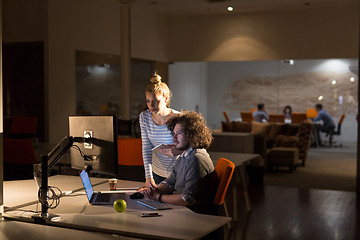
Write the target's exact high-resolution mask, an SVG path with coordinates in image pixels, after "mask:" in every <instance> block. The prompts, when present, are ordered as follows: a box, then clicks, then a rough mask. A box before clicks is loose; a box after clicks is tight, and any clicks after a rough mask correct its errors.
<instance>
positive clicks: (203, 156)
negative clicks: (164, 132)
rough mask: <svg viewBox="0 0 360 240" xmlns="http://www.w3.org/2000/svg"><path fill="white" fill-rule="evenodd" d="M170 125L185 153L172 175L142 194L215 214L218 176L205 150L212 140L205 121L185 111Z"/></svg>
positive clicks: (192, 112) (176, 144)
mask: <svg viewBox="0 0 360 240" xmlns="http://www.w3.org/2000/svg"><path fill="white" fill-rule="evenodd" d="M167 126H168V128H169V130H171V131H172V132H173V135H174V137H173V138H174V142H175V146H176V148H177V149H178V150H180V151H182V154H181V155H180V157H179V159H178V160H177V162H176V164H175V167H174V169H173V170H172V172H171V174H170V176H169V177H168V178H167V179H165V180H164V181H163V182H161V183H160V185H159V186H158V187H155V186H150V187H148V188H147V189H145V190H143V193H144V194H145V195H146V196H147V197H148V198H151V199H153V200H157V201H159V202H165V203H170V204H177V205H183V206H187V207H189V208H190V209H192V210H193V211H195V212H198V213H215V212H214V211H215V209H216V207H215V206H214V205H213V200H214V196H215V193H216V190H217V177H216V172H214V165H213V162H212V160H211V158H210V156H209V154H208V153H207V151H206V148H208V147H209V146H210V144H211V142H212V139H213V138H212V135H211V131H210V130H209V128H208V127H207V126H206V122H205V120H204V119H203V117H202V116H201V115H200V114H199V113H197V112H194V111H184V112H182V113H181V114H180V115H178V116H176V117H174V118H172V119H170V120H169V121H168V123H167Z"/></svg>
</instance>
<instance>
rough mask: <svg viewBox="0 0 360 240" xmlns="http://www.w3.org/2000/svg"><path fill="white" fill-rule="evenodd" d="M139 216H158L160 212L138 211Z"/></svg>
mask: <svg viewBox="0 0 360 240" xmlns="http://www.w3.org/2000/svg"><path fill="white" fill-rule="evenodd" d="M139 216H140V217H160V216H161V214H160V213H158V212H149V213H140V214H139Z"/></svg>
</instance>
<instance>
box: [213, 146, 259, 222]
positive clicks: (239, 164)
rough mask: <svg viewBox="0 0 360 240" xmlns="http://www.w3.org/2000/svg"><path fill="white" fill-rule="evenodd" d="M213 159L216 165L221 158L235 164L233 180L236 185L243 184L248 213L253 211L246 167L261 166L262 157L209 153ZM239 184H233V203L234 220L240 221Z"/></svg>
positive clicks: (245, 154) (249, 154) (257, 155)
mask: <svg viewBox="0 0 360 240" xmlns="http://www.w3.org/2000/svg"><path fill="white" fill-rule="evenodd" d="M209 154H210V157H211V159H212V160H213V162H214V165H216V163H217V161H218V159H219V158H226V159H228V160H229V161H231V162H233V163H234V164H235V172H234V176H235V178H233V179H232V181H233V182H234V183H241V184H242V185H243V189H244V191H243V193H244V197H245V202H246V207H247V210H248V211H251V204H250V198H249V193H248V188H247V180H246V179H247V173H246V165H247V164H255V165H260V164H261V162H262V157H261V155H260V154H254V153H229V152H209ZM237 191H238V190H237V184H233V201H234V203H233V204H234V206H233V209H234V215H233V216H234V217H233V220H234V221H237V220H238V210H237V204H236V203H237Z"/></svg>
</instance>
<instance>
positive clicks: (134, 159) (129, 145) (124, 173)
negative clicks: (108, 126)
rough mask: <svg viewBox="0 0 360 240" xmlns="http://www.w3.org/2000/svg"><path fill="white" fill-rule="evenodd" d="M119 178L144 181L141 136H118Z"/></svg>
mask: <svg viewBox="0 0 360 240" xmlns="http://www.w3.org/2000/svg"><path fill="white" fill-rule="evenodd" d="M118 161H119V168H118V170H119V176H118V178H119V179H125V180H131V181H140V182H144V181H145V176H144V163H143V159H142V142H141V138H127V137H124V138H121V137H119V138H118Z"/></svg>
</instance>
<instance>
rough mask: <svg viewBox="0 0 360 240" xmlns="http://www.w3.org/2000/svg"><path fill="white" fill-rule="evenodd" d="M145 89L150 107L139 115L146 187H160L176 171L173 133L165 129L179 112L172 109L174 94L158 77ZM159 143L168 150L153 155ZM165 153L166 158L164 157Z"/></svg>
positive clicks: (155, 75)
mask: <svg viewBox="0 0 360 240" xmlns="http://www.w3.org/2000/svg"><path fill="white" fill-rule="evenodd" d="M150 82H151V83H150V84H149V85H148V86H147V87H146V104H147V107H148V108H149V109H148V110H145V111H143V112H141V113H140V116H139V122H140V129H141V139H142V156H143V161H144V168H145V179H146V182H145V187H148V186H150V183H151V184H153V185H155V186H156V185H157V184H159V183H160V182H161V181H163V180H164V179H165V178H167V177H168V176H169V175H170V173H171V170H172V169H173V167H174V165H175V162H176V159H177V155H178V154H180V152H179V151H178V150H176V149H175V145H174V142H173V139H172V134H171V132H170V131H169V130H168V129H167V127H166V124H165V123H166V121H167V120H168V119H169V118H171V117H172V116H174V114H177V113H179V112H178V111H176V110H173V109H171V108H170V107H169V106H170V98H171V92H170V89H169V87H168V86H167V85H166V84H165V83H163V82H161V77H160V76H159V75H157V74H154V76H153V77H152V78H151V79H150ZM159 144H165V145H167V146H168V147H167V149H164V150H160V152H161V153H162V154H160V153H159V152H152V148H154V147H156V146H158V145H159ZM165 154H166V155H165Z"/></svg>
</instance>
